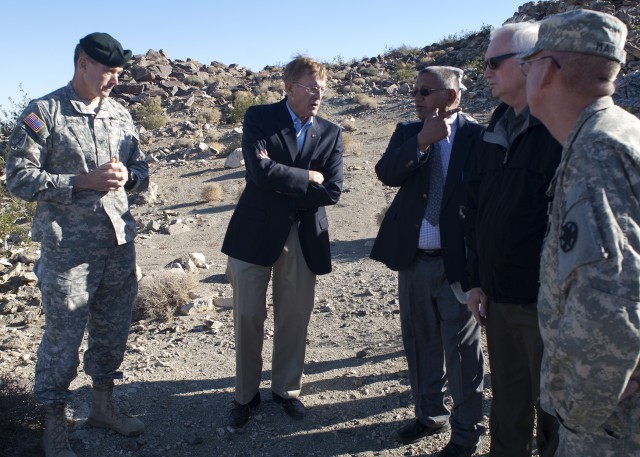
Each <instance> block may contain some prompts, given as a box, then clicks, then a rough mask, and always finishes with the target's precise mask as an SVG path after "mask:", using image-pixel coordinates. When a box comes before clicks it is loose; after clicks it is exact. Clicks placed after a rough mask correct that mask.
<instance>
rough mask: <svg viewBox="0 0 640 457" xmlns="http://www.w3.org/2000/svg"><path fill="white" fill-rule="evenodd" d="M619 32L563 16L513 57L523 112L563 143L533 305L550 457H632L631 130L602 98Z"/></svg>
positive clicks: (635, 396)
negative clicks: (550, 429)
mask: <svg viewBox="0 0 640 457" xmlns="http://www.w3.org/2000/svg"><path fill="white" fill-rule="evenodd" d="M626 34H627V31H626V27H625V25H624V24H623V23H622V22H621V21H619V20H618V19H616V18H614V17H613V16H610V15H608V14H604V13H598V12H594V11H589V10H574V11H570V12H567V13H563V14H559V15H555V16H550V17H549V18H547V19H546V20H545V21H544V22H543V23H542V25H541V28H540V34H539V38H538V42H537V43H536V45H535V46H534V48H532V49H531V50H529V51H526V52H524V53H522V54H521V55H520V56H519V57H520V59H521V68H522V71H523V73H524V74H525V75H526V76H527V99H528V102H529V106H530V107H531V111H532V112H533V113H534V114H535V115H536V116H537V117H538V118H539V119H540V120H541V121H542V122H543V123H544V124H545V125H546V126H547V127H548V128H549V131H550V132H551V134H552V135H553V136H554V137H555V138H556V139H557V140H558V141H559V142H560V143H562V144H563V145H564V149H563V152H562V160H561V163H560V165H559V168H558V171H557V173H556V176H555V178H554V181H553V182H552V184H551V186H550V189H549V192H550V193H551V194H553V205H552V209H551V217H550V222H549V231H548V234H547V236H546V238H545V244H544V249H543V255H542V264H541V269H540V280H541V287H540V295H539V302H538V313H539V320H540V329H541V333H542V338H543V341H544V344H545V349H544V357H543V362H542V375H541V378H542V379H541V403H542V406H543V407H544V408H545V409H546V410H547V411H548V412H549V413H551V414H554V415H556V417H557V418H558V420H559V422H560V423H561V425H562V426H561V428H560V445H559V448H558V451H557V453H556V456H598V457H614V456H616V457H620V456H631V455H634V456H637V455H640V394H639V393H638V388H639V386H640V385H639V384H638V382H639V381H640V373H639V371H638V360H639V359H640V121H639V120H638V119H637V118H636V117H634V116H633V115H631V114H629V113H627V112H626V111H624V110H623V109H621V108H619V107H617V106H614V104H613V101H612V99H611V94H612V93H613V91H614V88H615V87H614V81H615V77H616V74H617V73H618V72H619V70H620V64H621V63H622V62H624V59H625V52H624V44H625V38H626Z"/></svg>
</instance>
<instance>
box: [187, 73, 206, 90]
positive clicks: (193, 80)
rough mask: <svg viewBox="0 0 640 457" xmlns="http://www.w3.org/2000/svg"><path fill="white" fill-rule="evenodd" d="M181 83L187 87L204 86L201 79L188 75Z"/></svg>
mask: <svg viewBox="0 0 640 457" xmlns="http://www.w3.org/2000/svg"><path fill="white" fill-rule="evenodd" d="M183 82H184V83H185V84H187V85H189V86H196V87H202V86H204V85H205V82H204V81H203V80H202V78H200V77H199V76H196V75H188V76H187V77H186V78H184V81H183Z"/></svg>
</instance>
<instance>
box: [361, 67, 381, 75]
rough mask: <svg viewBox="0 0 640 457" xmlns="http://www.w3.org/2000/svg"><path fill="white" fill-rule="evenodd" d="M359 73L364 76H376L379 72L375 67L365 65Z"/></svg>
mask: <svg viewBox="0 0 640 457" xmlns="http://www.w3.org/2000/svg"><path fill="white" fill-rule="evenodd" d="M360 74H362V75H365V76H378V75H379V74H380V70H379V69H377V68H375V67H365V68H362V69H361V70H360Z"/></svg>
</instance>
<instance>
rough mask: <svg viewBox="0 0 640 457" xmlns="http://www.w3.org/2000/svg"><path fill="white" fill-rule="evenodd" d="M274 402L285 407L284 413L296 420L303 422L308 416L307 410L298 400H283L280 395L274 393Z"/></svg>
mask: <svg viewBox="0 0 640 457" xmlns="http://www.w3.org/2000/svg"><path fill="white" fill-rule="evenodd" d="M272 396H273V401H275V402H276V403H279V404H281V405H282V406H283V407H284V411H285V412H286V413H287V414H288V415H289V416H290V417H292V418H293V419H295V420H302V419H304V416H305V415H306V414H307V410H306V409H305V408H304V405H303V404H302V402H301V401H300V400H298V399H297V398H282V397H281V396H280V395H278V394H276V393H273V394H272Z"/></svg>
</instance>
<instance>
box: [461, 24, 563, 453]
mask: <svg viewBox="0 0 640 457" xmlns="http://www.w3.org/2000/svg"><path fill="white" fill-rule="evenodd" d="M538 27H539V25H538V24H537V23H516V24H508V25H506V26H504V27H502V28H500V29H497V30H495V31H494V32H493V33H492V35H491V39H490V43H489V46H488V48H487V51H486V54H485V56H486V60H485V71H484V76H485V78H486V80H487V82H488V84H489V87H490V88H491V92H492V94H493V95H494V96H495V97H498V98H499V99H500V100H501V102H502V103H501V104H500V105H499V106H498V107H497V108H496V109H495V111H494V112H493V115H492V117H491V120H490V121H489V126H488V128H487V130H486V132H485V133H484V135H483V143H482V145H481V148H480V150H479V152H478V160H477V161H476V163H477V167H476V170H475V173H473V175H472V176H471V177H470V179H469V193H468V201H467V207H466V209H465V211H464V213H465V229H466V232H467V233H466V234H467V242H468V245H469V248H470V254H469V257H468V258H469V259H470V261H469V262H468V267H469V272H470V274H471V280H472V286H473V287H472V289H471V292H470V294H469V298H468V300H467V304H468V306H469V308H470V309H471V312H472V313H473V314H474V316H475V317H476V319H477V321H478V322H479V323H482V324H483V325H484V326H485V328H486V334H487V346H488V350H489V363H490V368H491V389H492V392H493V399H492V402H491V414H490V422H489V429H490V433H491V456H492V457H525V456H530V455H531V452H532V433H533V426H534V420H536V419H537V420H536V423H537V430H536V442H537V449H538V453H539V455H540V456H541V457H544V456H551V455H553V452H554V450H555V446H556V443H557V424H556V423H555V420H554V417H553V416H551V415H549V414H547V413H546V412H544V411H543V410H542V409H541V408H540V407H539V402H538V396H539V378H540V362H541V358H542V350H543V348H542V340H541V337H540V331H539V329H538V315H537V305H536V301H537V296H538V278H539V268H540V253H541V249H542V240H543V238H544V234H545V230H546V226H547V207H548V204H549V201H550V199H549V197H547V195H546V193H545V192H546V190H547V188H548V187H549V183H550V182H551V179H552V178H553V175H554V173H555V170H556V168H557V165H558V162H559V161H560V152H561V146H560V144H559V143H558V142H557V141H556V140H555V139H554V138H553V137H552V136H551V135H550V134H549V132H548V131H547V129H546V128H545V126H544V125H542V123H540V121H539V120H537V119H536V118H535V117H533V116H532V115H531V114H530V113H529V108H528V107H527V100H526V92H525V78H524V76H523V75H522V73H521V71H520V68H519V65H518V61H517V60H516V59H515V56H516V54H517V53H518V52H521V51H523V50H525V49H528V48H530V47H531V46H533V44H534V43H535V41H536V39H537V32H538ZM536 416H537V418H536Z"/></svg>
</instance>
